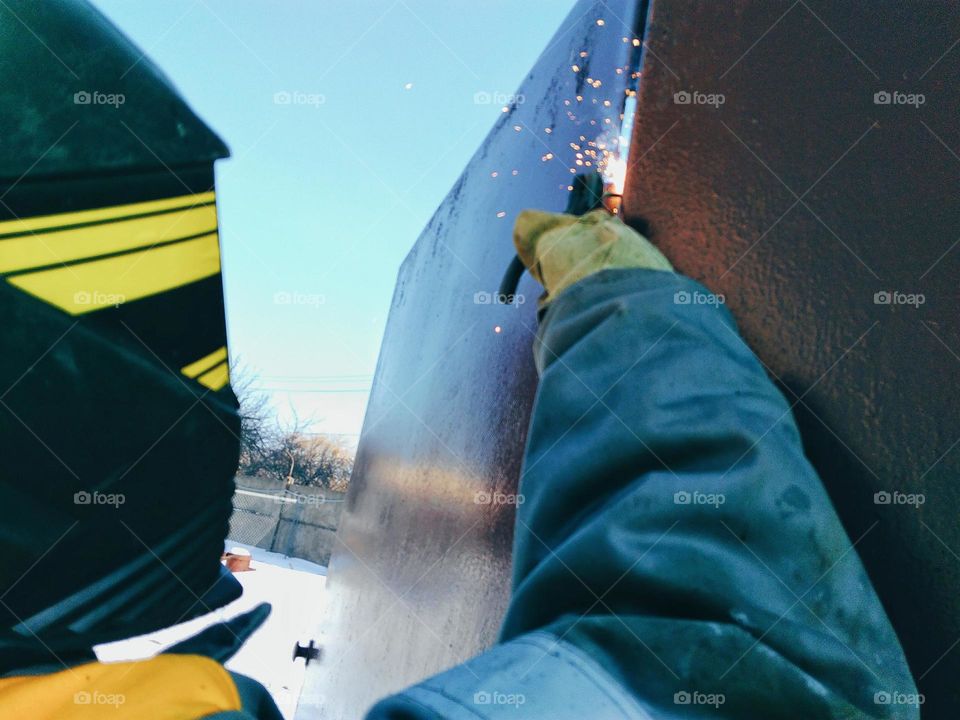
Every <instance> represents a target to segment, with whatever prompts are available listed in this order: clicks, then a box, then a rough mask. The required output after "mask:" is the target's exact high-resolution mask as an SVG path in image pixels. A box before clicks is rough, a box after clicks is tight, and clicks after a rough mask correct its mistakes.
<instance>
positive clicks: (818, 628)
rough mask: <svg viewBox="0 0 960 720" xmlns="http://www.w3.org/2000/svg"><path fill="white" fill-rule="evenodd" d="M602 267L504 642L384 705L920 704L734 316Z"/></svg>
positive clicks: (697, 295)
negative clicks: (733, 318) (741, 336)
mask: <svg viewBox="0 0 960 720" xmlns="http://www.w3.org/2000/svg"><path fill="white" fill-rule="evenodd" d="M558 242H561V241H560V240H558ZM563 242H565V240H564V241H563ZM644 242H645V241H644ZM614 254H615V253H614ZM600 256H606V257H610V256H611V253H607V252H605V251H604V249H603V248H602V247H601V249H600V250H599V251H598V252H596V253H594V258H596V257H600ZM542 260H543V259H542V258H541V261H542ZM589 262H592V261H587V263H589ZM547 263H548V264H549V260H548V261H547ZM597 270H598V272H595V273H591V274H587V275H586V276H585V277H582V278H579V280H578V281H577V282H576V283H575V284H573V285H572V286H568V287H566V288H564V289H563V290H562V291H561V292H555V291H553V289H552V288H551V286H550V284H549V283H548V284H547V290H548V296H547V300H548V301H549V304H548V307H549V310H548V311H547V313H546V316H545V318H544V322H543V324H542V326H541V328H540V333H539V336H538V339H537V345H536V349H535V352H536V360H537V365H538V368H539V369H540V372H541V381H540V387H539V390H538V393H537V399H536V405H535V408H534V412H533V419H532V422H531V427H530V432H529V436H528V444H527V450H526V458H525V463H524V469H523V475H522V480H521V488H520V492H521V493H522V494H523V496H524V499H525V502H524V503H523V504H522V505H520V506H519V508H518V516H517V525H516V535H515V547H514V578H513V584H514V589H513V596H512V599H511V602H510V605H509V609H508V612H507V616H506V619H505V622H504V626H503V631H502V638H501V639H502V644H500V645H498V646H496V647H495V648H493V649H492V650H490V651H488V652H487V653H485V654H483V655H481V656H479V657H477V658H475V659H473V660H471V661H469V662H467V663H464V664H463V665H461V666H459V667H457V668H454V669H453V670H450V671H448V672H447V673H444V674H441V675H439V676H437V677H434V678H432V679H430V680H427V681H425V682H423V683H421V684H420V685H417V686H415V687H413V688H411V689H409V690H407V691H406V692H405V693H403V694H402V695H399V696H397V697H395V698H391V699H388V700H387V701H384V702H383V703H381V704H380V705H379V706H378V708H377V709H376V710H375V711H374V714H373V715H372V717H374V718H378V719H379V718H474V719H475V718H477V717H481V718H507V717H520V716H522V717H530V718H551V719H566V718H571V719H572V718H591V720H608V719H609V720H614V719H616V720H620V719H622V718H686V717H699V716H709V717H716V718H727V719H732V718H744V719H746V718H751V719H753V718H760V717H762V718H764V719H765V720H773V719H777V718H805V719H810V718H883V717H894V718H917V717H919V712H918V709H917V705H916V702H917V698H916V696H915V693H916V689H915V687H914V683H913V681H912V679H911V677H910V674H909V671H908V669H907V666H906V663H905V660H904V657H903V653H902V651H901V648H900V646H899V643H898V641H897V638H896V636H895V635H894V633H893V631H892V629H891V627H890V625H889V622H888V620H887V618H886V615H885V614H884V611H883V608H882V607H881V605H880V603H879V601H878V599H877V597H876V595H875V594H874V591H873V589H872V587H871V584H870V581H869V579H868V578H867V576H866V574H865V572H864V570H863V567H862V566H861V564H860V561H859V558H858V557H857V554H856V551H855V550H854V549H853V548H852V546H851V543H850V540H849V539H848V537H847V536H846V534H845V533H844V530H843V528H842V527H841V525H840V523H839V521H838V519H837V516H836V514H835V512H834V509H833V507H832V506H831V503H830V501H829V499H828V497H827V495H826V493H825V491H824V489H823V487H822V485H821V483H820V481H819V479H818V477H817V475H816V474H815V472H814V470H813V469H812V467H811V466H810V464H809V463H808V462H807V460H806V459H805V457H804V455H803V452H802V448H801V444H800V438H799V435H798V433H797V429H796V426H795V424H794V421H793V418H792V415H791V412H790V408H789V406H788V405H787V403H786V402H785V400H784V398H783V396H782V395H781V394H780V393H779V392H778V391H777V390H776V389H775V388H774V386H773V385H772V384H771V382H770V380H769V379H768V378H767V376H766V374H765V373H764V370H763V368H762V366H761V365H760V363H759V362H758V361H757V359H756V358H755V357H754V355H753V354H752V353H751V351H750V350H749V349H748V348H747V347H746V345H745V344H744V343H743V341H742V340H741V339H740V336H739V335H738V333H737V329H736V327H735V325H734V322H733V320H732V318H731V316H730V314H729V313H728V312H727V311H726V310H725V308H723V307H722V305H718V304H717V302H718V298H715V297H714V296H712V295H709V294H708V292H707V290H706V289H705V288H703V287H702V286H701V285H699V284H697V283H695V282H693V281H692V280H689V279H686V278H683V277H681V276H679V275H676V274H674V273H672V272H669V271H664V270H651V269H638V267H637V265H636V264H635V265H633V266H627V267H625V268H620V269H618V268H617V267H616V266H615V265H605V266H601V267H599V268H597ZM540 271H541V277H542V273H543V271H544V268H543V262H541V265H540ZM565 274H566V273H561V275H565ZM911 701H912V702H913V704H910V703H911ZM518 709H519V710H520V711H521V712H519V713H517V710H518Z"/></svg>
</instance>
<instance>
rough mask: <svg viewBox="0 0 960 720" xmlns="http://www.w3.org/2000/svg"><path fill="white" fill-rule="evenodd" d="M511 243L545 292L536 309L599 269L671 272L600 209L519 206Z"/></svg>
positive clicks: (627, 229) (653, 251) (639, 238)
mask: <svg viewBox="0 0 960 720" xmlns="http://www.w3.org/2000/svg"><path fill="white" fill-rule="evenodd" d="M513 243H514V245H515V246H516V248H517V254H518V255H519V256H520V259H521V260H522V261H523V264H524V265H526V266H527V268H528V269H529V270H530V274H531V275H533V277H534V278H536V279H537V280H538V281H539V282H540V284H541V285H543V287H544V288H545V289H546V291H547V295H546V297H545V298H544V299H542V300H541V307H542V306H543V305H545V304H546V303H548V302H549V301H550V300H552V299H553V298H555V297H556V296H557V295H559V294H560V293H561V292H563V291H564V290H565V289H566V288H568V287H570V286H571V285H573V284H574V283H576V282H579V281H580V280H583V279H584V278H585V277H587V276H588V275H592V274H594V273H597V272H600V271H601V270H608V269H614V268H648V269H650V270H667V271H671V270H673V266H671V265H670V262H669V261H668V260H667V259H666V258H665V257H664V256H663V254H662V253H661V252H660V251H659V250H657V248H655V247H654V246H653V245H651V244H650V241H649V240H647V239H646V238H645V237H643V235H641V234H640V233H638V232H636V231H635V230H633V229H632V228H631V227H629V226H627V225H625V224H624V223H623V222H622V221H621V220H620V219H619V218H618V217H615V216H613V215H610V214H609V213H608V212H606V211H605V210H594V211H592V212H589V213H587V214H586V215H584V216H582V217H577V216H575V215H566V214H562V213H547V212H541V211H539V210H524V211H523V212H522V213H520V215H519V216H518V217H517V222H516V225H515V226H514V229H513Z"/></svg>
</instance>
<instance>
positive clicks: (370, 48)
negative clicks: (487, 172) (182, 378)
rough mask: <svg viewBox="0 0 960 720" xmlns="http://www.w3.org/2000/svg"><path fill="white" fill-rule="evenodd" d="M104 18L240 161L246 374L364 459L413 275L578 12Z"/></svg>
mask: <svg viewBox="0 0 960 720" xmlns="http://www.w3.org/2000/svg"><path fill="white" fill-rule="evenodd" d="M93 2H94V4H95V5H96V6H97V7H98V8H100V10H101V11H103V12H104V13H105V14H106V15H107V16H108V17H110V19H111V20H113V22H115V23H116V24H117V25H118V26H119V27H120V28H121V29H122V30H123V31H124V32H126V33H127V35H129V36H130V38H131V39H132V40H133V41H134V42H135V43H137V44H138V45H139V46H140V47H141V49H142V50H144V51H145V52H146V53H147V55H148V56H149V57H150V58H152V59H153V61H154V62H155V63H157V64H158V65H159V66H160V67H161V68H162V69H163V70H164V71H165V72H166V74H167V75H168V76H169V77H170V78H171V79H172V80H173V82H174V84H175V85H176V86H177V87H178V88H179V90H180V91H181V93H182V94H183V95H184V96H185V97H186V99H187V100H188V101H189V103H190V104H191V105H192V106H193V108H194V110H195V111H196V112H197V113H198V114H199V115H200V116H201V117H202V118H204V120H206V121H207V123H208V124H209V125H210V126H211V127H212V128H213V129H214V130H215V131H216V132H217V133H219V134H220V136H221V137H222V138H223V139H224V140H225V141H226V143H227V145H228V146H229V147H230V149H231V152H232V157H231V158H230V159H229V160H225V161H220V162H219V163H218V164H217V195H218V207H219V212H220V231H221V243H222V251H223V273H224V283H225V286H226V287H225V289H226V301H227V326H228V332H229V339H230V351H231V355H232V357H233V360H234V361H237V360H239V361H240V362H241V363H242V364H243V365H245V366H247V367H248V368H250V369H251V370H252V371H254V372H256V373H257V374H258V375H259V380H258V385H259V386H260V387H261V388H263V389H264V390H265V391H267V392H268V393H269V394H270V396H271V398H272V401H273V405H274V407H275V408H276V410H277V412H278V415H279V416H280V418H281V420H283V421H285V422H289V420H290V418H291V417H292V413H293V412H296V414H297V415H298V416H299V417H300V419H301V420H311V421H312V425H311V427H310V429H311V430H312V431H315V432H329V433H335V434H340V435H342V436H343V439H344V440H345V441H346V442H347V443H349V444H351V445H352V444H354V443H355V442H356V438H357V435H358V434H359V432H360V426H361V423H362V421H363V413H364V409H365V407H366V402H367V395H368V392H369V388H370V384H371V382H372V379H373V372H374V369H375V367H376V361H377V356H378V352H379V347H380V340H381V337H382V335H383V329H384V325H385V323H386V318H387V311H388V309H389V307H390V300H391V296H392V293H393V286H394V281H395V278H396V273H397V270H398V268H399V266H400V262H401V261H402V260H403V258H404V256H405V255H406V253H407V251H408V250H409V249H410V248H411V246H412V245H413V243H414V241H415V240H416V238H417V236H418V235H419V234H420V231H421V230H422V228H423V227H424V226H425V225H426V223H427V221H428V220H429V218H430V216H431V215H432V214H433V212H434V210H435V209H436V208H437V206H438V205H439V204H440V203H441V202H442V200H443V198H444V196H445V195H446V193H447V191H448V190H449V189H450V187H451V186H452V185H453V183H454V182H455V181H456V179H457V177H458V176H459V175H460V172H461V171H462V170H463V168H464V166H465V165H466V164H467V162H468V161H469V159H470V157H471V156H472V155H473V153H474V152H475V150H476V149H477V147H478V146H479V145H480V144H481V142H482V141H483V138H484V137H485V135H486V134H487V132H488V131H489V129H490V128H491V127H492V126H493V124H494V122H496V120H497V115H498V114H499V113H500V107H501V105H502V104H503V103H502V102H500V103H497V102H495V100H496V96H497V95H498V94H499V95H509V94H511V93H513V92H514V91H515V90H516V89H517V88H518V87H519V85H520V83H521V82H522V80H523V78H524V76H525V75H526V73H527V72H528V71H529V70H530V69H531V68H532V67H533V64H534V62H535V61H536V59H537V57H538V56H539V54H540V51H541V50H542V49H543V48H544V47H546V45H547V43H548V41H549V39H550V37H551V36H552V35H553V33H554V31H555V30H556V29H557V28H558V27H559V26H560V23H561V21H562V20H563V18H564V17H565V16H566V15H567V13H568V12H569V11H570V9H571V8H572V7H573V5H574V4H575V0H349V2H337V1H334V0H261V1H259V2H256V1H254V0H240V1H238V0H162V2H161V1H160V0H93ZM478 93H480V100H481V102H479V103H478V102H477V94H478ZM487 99H489V100H491V102H489V103H487V104H484V102H483V101H485V100H487ZM287 100H289V102H285V101H287Z"/></svg>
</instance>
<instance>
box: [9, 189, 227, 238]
mask: <svg viewBox="0 0 960 720" xmlns="http://www.w3.org/2000/svg"><path fill="white" fill-rule="evenodd" d="M213 200H214V194H213V192H212V191H209V192H204V193H197V194H196V195H181V196H179V197H173V198H164V199H162V200H149V201H147V202H139V203H128V204H127V205H111V206H109V207H105V208H95V209H93V210H79V211H77V212H68V213H58V214H56V215H40V216H37V217H31V218H22V219H17V220H7V221H5V222H0V237H2V236H4V235H15V234H19V233H37V232H42V231H47V230H50V229H51V228H62V227H66V226H68V225H82V224H85V223H102V222H108V221H110V220H117V219H119V218H129V217H130V216H131V215H145V214H147V213H158V212H168V211H170V210H183V209H186V208H192V207H196V206H198V205H204V204H206V203H212V202H213Z"/></svg>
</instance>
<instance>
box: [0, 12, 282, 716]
mask: <svg viewBox="0 0 960 720" xmlns="http://www.w3.org/2000/svg"><path fill="white" fill-rule="evenodd" d="M27 68H29V71H25V69H27ZM0 81H2V83H0V84H2V87H3V93H0V134H2V135H3V137H4V138H5V142H3V143H0V198H2V202H0V316H2V317H3V325H2V328H0V339H2V342H3V350H4V351H3V353H2V354H0V439H2V441H3V449H4V463H3V466H2V470H0V554H2V558H3V561H2V562H0V718H4V719H6V718H16V719H17V720H20V718H26V719H29V720H38V719H40V718H56V719H57V720H61V719H64V718H66V719H69V718H80V717H85V716H86V717H91V716H96V717H104V716H108V717H113V718H118V719H119V718H122V717H125V716H126V717H137V718H152V717H164V718H165V717H177V718H187V717H191V718H192V717H197V716H199V715H209V714H210V712H211V711H212V710H217V711H219V710H221V709H228V710H230V711H231V712H239V711H240V708H241V707H242V708H243V709H244V711H245V712H247V713H248V714H247V717H262V718H269V719H271V720H272V719H273V718H276V717H278V714H277V711H276V708H275V706H274V705H273V703H272V701H270V698H269V696H267V695H266V692H265V691H264V690H263V688H260V687H259V686H256V685H255V684H254V683H253V682H252V681H250V680H246V679H243V678H239V677H236V676H231V675H230V674H229V673H227V672H226V671H225V670H224V669H223V668H222V667H221V666H220V665H219V664H217V662H214V661H221V660H222V659H223V658H222V657H221V656H222V655H223V648H224V647H230V646H232V645H233V643H235V641H236V640H235V636H236V634H238V633H236V631H235V629H234V628H233V627H232V625H231V627H230V628H229V630H230V633H229V635H228V637H227V639H226V641H224V638H223V637H222V635H223V634H224V629H223V627H221V628H220V629H219V630H212V631H209V632H207V633H202V634H201V636H199V637H198V638H195V639H194V641H192V642H191V643H190V646H191V647H193V648H194V651H193V653H190V654H179V655H165V656H162V657H161V658H157V659H155V660H149V661H144V662H141V663H126V664H121V665H100V664H98V663H96V662H95V659H96V658H95V656H94V653H93V650H92V648H93V646H94V645H97V644H100V643H106V642H112V641H115V640H119V639H123V638H127V637H131V636H133V635H139V634H143V633H147V632H152V631H154V630H157V629H159V628H163V627H168V626H170V625H172V624H175V623H177V622H181V621H187V620H190V619H192V618H194V617H197V616H199V615H202V614H204V613H206V612H209V611H210V610H213V609H215V608H218V607H222V606H223V605H226V604H227V603H228V602H230V601H231V600H233V599H235V598H236V597H238V596H239V595H240V592H241V588H240V586H239V583H237V582H236V580H234V579H233V578H232V576H231V575H230V574H229V573H227V572H226V571H225V570H224V569H223V567H222V566H221V565H220V562H219V558H220V555H221V553H222V551H223V539H224V536H225V535H226V532H227V527H228V521H229V518H230V514H231V512H232V507H231V502H230V498H231V496H232V495H233V490H234V487H233V477H234V474H235V472H236V466H237V457H238V454H239V431H240V420H239V417H238V414H237V401H236V398H235V397H234V394H233V392H232V391H231V389H230V385H229V370H228V362H227V357H228V351H227V337H226V325H225V322H224V309H223V288H222V283H221V278H220V249H219V230H218V220H217V209H216V198H215V191H214V171H213V163H214V161H215V160H216V159H218V158H222V157H226V156H227V154H228V151H227V148H226V146H225V145H224V144H223V142H222V141H221V140H220V138H219V137H217V136H216V134H215V133H213V132H212V131H211V130H210V129H209V128H208V127H207V126H206V125H205V124H204V123H203V122H202V121H201V120H200V118H198V117H197V116H196V115H195V114H194V113H193V112H192V111H191V110H190V108H189V107H188V106H187V104H186V103H185V102H184V101H183V100H182V99H181V98H180V97H179V95H178V94H177V92H176V90H175V89H174V88H173V87H172V85H171V84H170V82H169V81H168V80H167V79H166V77H165V76H164V75H163V73H162V72H161V71H160V70H159V69H158V68H157V67H156V66H155V65H153V63H151V62H150V61H149V60H148V59H147V58H145V57H144V54H143V52H142V51H141V50H140V49H139V48H137V47H136V46H134V45H133V44H132V43H131V42H130V41H129V40H127V39H126V38H125V37H124V36H123V34H122V33H120V31H119V30H117V29H116V28H115V27H114V26H113V25H112V24H111V23H110V22H109V21H108V20H107V19H106V18H104V17H103V16H102V15H101V14H100V13H99V12H98V11H97V10H96V9H95V8H94V7H93V6H92V5H91V4H90V3H89V2H86V1H85V0H48V1H46V2H35V0H4V1H3V2H0ZM261 614H262V613H261ZM256 617H259V616H256ZM213 640H218V641H219V643H218V645H219V647H218V648H214V647H212V645H211V641H213ZM204 646H209V647H207V648H206V649H208V650H210V652H211V653H212V654H208V655H206V657H207V658H208V659H204V658H203V657H197V655H200V656H203V655H205V652H204ZM178 652H182V650H181V651H178ZM77 693H79V695H77V696H76V698H75V697H74V696H75V694H77ZM121 697H122V699H123V701H124V702H122V703H121V702H120V699H121ZM247 697H249V699H250V701H249V702H244V699H246V698H247ZM237 698H240V701H239V702H238V701H237ZM101 699H103V700H104V701H105V703H106V705H107V707H104V705H103V704H100V702H99V700H101ZM111 703H112V704H111Z"/></svg>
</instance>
